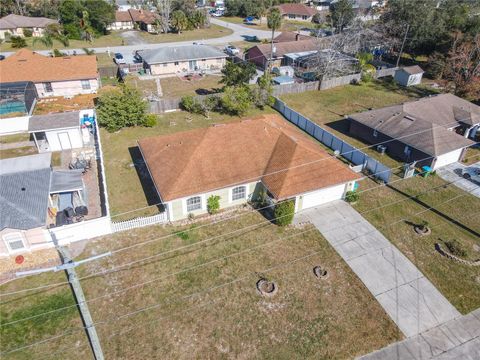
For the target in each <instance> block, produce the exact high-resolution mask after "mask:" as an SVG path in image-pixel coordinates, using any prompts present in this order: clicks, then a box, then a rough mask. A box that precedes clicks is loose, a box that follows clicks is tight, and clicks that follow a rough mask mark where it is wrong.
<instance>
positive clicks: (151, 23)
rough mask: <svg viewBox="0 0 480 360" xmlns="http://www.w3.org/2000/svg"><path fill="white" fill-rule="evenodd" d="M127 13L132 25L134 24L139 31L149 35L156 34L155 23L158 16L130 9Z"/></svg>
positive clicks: (149, 12)
mask: <svg viewBox="0 0 480 360" xmlns="http://www.w3.org/2000/svg"><path fill="white" fill-rule="evenodd" d="M128 12H129V13H130V16H131V18H132V21H133V23H134V24H136V26H137V27H138V28H139V29H141V30H143V31H147V32H150V33H154V32H157V28H156V26H155V23H156V21H157V20H158V19H159V18H160V16H159V15H158V14H156V13H154V12H151V11H146V10H136V9H130V10H128Z"/></svg>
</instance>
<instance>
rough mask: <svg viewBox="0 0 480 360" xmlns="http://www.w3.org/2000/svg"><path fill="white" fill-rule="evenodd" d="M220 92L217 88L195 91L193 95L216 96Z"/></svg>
mask: <svg viewBox="0 0 480 360" xmlns="http://www.w3.org/2000/svg"><path fill="white" fill-rule="evenodd" d="M220 91H221V89H219V88H211V89H204V88H201V89H196V90H195V93H196V94H197V95H213V94H218V93H219V92H220Z"/></svg>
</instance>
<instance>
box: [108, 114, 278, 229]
mask: <svg viewBox="0 0 480 360" xmlns="http://www.w3.org/2000/svg"><path fill="white" fill-rule="evenodd" d="M267 112H268V113H274V112H275V111H274V110H272V109H268V110H264V111H263V112H262V111H260V110H251V111H250V112H249V113H248V114H247V115H246V116H245V117H247V118H248V117H254V116H257V115H261V114H263V113H267ZM240 119H241V118H239V117H238V116H228V115H224V114H218V113H212V114H211V118H210V119H206V118H205V117H204V116H202V115H195V114H189V113H187V112H183V111H178V112H173V113H167V114H163V115H159V117H158V124H157V125H156V126H155V127H152V128H145V127H134V128H127V129H123V130H121V131H119V132H117V133H109V132H107V131H105V130H104V129H101V130H100V132H101V138H102V144H103V158H104V162H105V171H106V177H107V187H108V198H109V203H110V211H111V213H112V215H113V216H115V214H119V213H122V212H125V211H130V210H134V209H139V208H143V207H145V206H148V205H153V204H156V203H158V202H159V200H158V198H157V195H156V192H155V189H154V188H153V184H152V183H151V181H150V180H149V179H150V178H149V176H148V172H147V170H146V169H144V170H140V175H141V176H142V178H143V179H146V180H145V181H144V182H143V184H142V182H141V181H140V178H139V174H138V173H137V168H140V169H142V168H143V166H142V164H143V160H142V158H141V155H140V153H139V150H138V147H137V140H139V139H141V138H144V137H148V136H155V135H164V134H170V133H174V132H178V131H186V130H191V129H196V128H201V127H206V126H211V125H212V124H215V123H225V122H230V121H238V120H240ZM134 163H135V164H137V165H140V166H139V167H137V168H136V167H135V166H134ZM156 212H158V209H157V208H156V207H149V208H147V209H144V210H139V211H136V212H133V213H129V214H127V215H125V216H126V218H133V217H137V216H143V215H152V214H154V213H156ZM120 219H123V217H114V220H115V221H118V220H120Z"/></svg>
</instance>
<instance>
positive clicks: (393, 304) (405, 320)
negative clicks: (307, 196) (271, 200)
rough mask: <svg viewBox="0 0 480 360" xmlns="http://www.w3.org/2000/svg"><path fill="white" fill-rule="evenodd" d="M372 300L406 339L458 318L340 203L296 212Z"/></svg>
mask: <svg viewBox="0 0 480 360" xmlns="http://www.w3.org/2000/svg"><path fill="white" fill-rule="evenodd" d="M295 221H296V222H305V221H309V222H311V223H312V224H313V225H315V227H316V228H317V229H318V230H319V231H320V232H321V233H322V235H323V236H324V237H325V238H326V239H327V240H328V242H329V243H330V244H331V245H332V246H333V247H334V248H335V250H336V251H337V252H338V253H339V254H340V256H341V257H342V258H343V259H344V260H345V261H346V262H347V264H348V265H349V266H350V267H351V268H352V270H353V271H354V272H355V274H357V276H358V277H359V278H360V279H361V280H362V282H363V283H364V284H365V286H366V287H367V288H368V290H370V292H371V293H372V294H373V296H375V298H376V299H377V300H378V302H379V303H380V305H382V307H383V308H384V309H385V311H386V313H387V314H388V315H389V316H390V317H391V318H392V320H393V321H394V322H395V323H396V324H397V326H398V327H399V329H400V330H401V331H402V332H403V334H404V335H405V336H406V337H411V336H415V335H417V334H419V333H421V332H424V331H426V330H428V329H431V328H434V327H435V326H438V325H440V324H442V323H445V322H447V321H449V320H452V319H454V318H457V317H459V316H460V313H459V312H458V311H457V310H456V309H455V308H454V307H453V306H452V305H451V304H450V303H449V302H448V301H447V299H445V297H444V296H443V295H442V294H441V293H440V292H439V291H438V290H437V289H436V288H435V286H433V284H432V283H431V282H430V281H429V280H428V279H427V278H425V276H424V275H423V274H422V273H421V272H420V270H418V269H417V268H416V267H415V265H413V264H412V262H411V261H410V260H408V259H407V257H406V256H404V255H403V254H402V253H401V252H400V251H399V250H398V249H397V248H396V247H395V246H393V245H392V244H391V243H390V242H389V241H388V240H387V239H386V238H385V237H384V236H383V235H382V234H381V233H380V232H379V231H378V230H377V229H375V227H373V226H372V225H371V224H370V223H369V222H368V221H367V220H365V219H364V218H363V217H362V216H361V215H360V214H359V213H358V212H357V211H355V210H354V209H353V208H352V207H351V206H350V205H349V204H347V203H346V202H344V201H334V202H332V203H329V204H326V205H323V206H319V207H317V208H312V209H309V210H305V211H302V212H301V213H300V214H298V215H297V216H296V217H295Z"/></svg>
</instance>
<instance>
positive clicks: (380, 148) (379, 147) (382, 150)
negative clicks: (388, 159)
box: [377, 145, 387, 155]
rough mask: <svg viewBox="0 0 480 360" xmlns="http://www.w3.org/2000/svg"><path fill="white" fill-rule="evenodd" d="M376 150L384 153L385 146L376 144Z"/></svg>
mask: <svg viewBox="0 0 480 360" xmlns="http://www.w3.org/2000/svg"><path fill="white" fill-rule="evenodd" d="M377 151H378V152H379V153H380V154H382V155H384V154H385V152H386V151H387V147H386V146H385V145H378V146H377Z"/></svg>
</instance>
